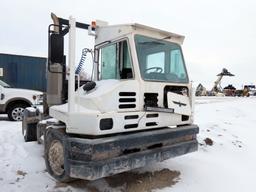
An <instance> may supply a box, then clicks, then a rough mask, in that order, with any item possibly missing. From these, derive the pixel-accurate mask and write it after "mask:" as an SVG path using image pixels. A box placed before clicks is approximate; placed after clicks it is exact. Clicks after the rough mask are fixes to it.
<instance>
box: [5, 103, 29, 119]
mask: <svg viewBox="0 0 256 192" xmlns="http://www.w3.org/2000/svg"><path fill="white" fill-rule="evenodd" d="M26 107H28V105H26V104H25V103H16V104H12V105H11V106H9V107H8V109H7V114H8V118H9V119H10V120H11V121H22V119H23V113H24V110H25V108H26Z"/></svg>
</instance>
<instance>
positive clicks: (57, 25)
mask: <svg viewBox="0 0 256 192" xmlns="http://www.w3.org/2000/svg"><path fill="white" fill-rule="evenodd" d="M52 19H53V24H51V25H50V26H49V52H48V55H49V56H48V72H47V80H48V82H47V92H46V94H45V99H44V109H43V111H40V110H39V109H37V110H29V109H27V110H25V112H24V119H23V127H22V130H23V135H24V139H25V141H35V140H38V142H40V143H43V144H44V146H45V162H46V167H47V170H48V172H49V174H50V175H52V176H53V177H54V178H55V179H57V180H59V181H62V182H68V181H71V180H73V179H74V178H80V179H86V180H94V179H98V178H102V177H106V176H109V175H113V174H117V173H121V172H124V171H129V170H132V169H135V168H139V167H143V166H145V165H147V164H150V163H155V162H160V161H163V160H165V159H169V158H172V157H175V156H180V155H183V154H186V153H189V152H193V151H196V150H197V145H198V143H197V140H196V135H197V133H198V130H199V128H198V126H197V125H194V124H193V108H194V101H193V99H194V92H193V91H192V85H191V83H190V81H189V78H188V74H187V70H186V66H185V61H184V57H183V53H182V49H181V45H182V43H183V40H184V36H181V35H178V34H175V33H171V32H167V31H163V30H160V29H156V28H152V27H148V26H145V25H141V24H137V23H135V24H123V25H107V23H105V22H92V24H91V25H88V24H84V23H79V22H76V20H75V19H74V18H73V17H70V18H69V20H66V19H62V18H59V17H57V16H56V15H54V14H52ZM77 28H80V29H85V30H87V34H88V35H92V36H94V37H95V46H94V48H93V49H89V48H86V49H84V50H83V55H82V57H81V61H80V63H79V64H77V63H76V62H75V58H76V54H77V51H76V49H75V48H76V42H77V41H78V40H77V39H76V29H77ZM67 34H68V35H69V36H68V42H69V45H68V55H67V59H66V56H65V54H64V37H65V35H67ZM88 55H90V56H92V58H93V64H92V65H93V72H92V74H91V78H90V80H86V81H85V80H81V76H80V73H79V72H80V69H81V67H82V65H83V60H84V59H85V56H88ZM66 60H68V62H67V64H66Z"/></svg>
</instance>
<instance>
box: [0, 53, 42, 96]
mask: <svg viewBox="0 0 256 192" xmlns="http://www.w3.org/2000/svg"><path fill="white" fill-rule="evenodd" d="M45 71H46V58H43V57H31V56H23V55H11V54H3V53H0V80H3V81H5V82H6V83H8V84H10V85H11V86H12V87H15V88H25V89H34V90H39V91H45V90H46V73H45Z"/></svg>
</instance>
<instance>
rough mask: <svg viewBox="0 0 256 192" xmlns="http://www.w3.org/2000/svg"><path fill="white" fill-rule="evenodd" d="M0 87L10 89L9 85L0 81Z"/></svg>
mask: <svg viewBox="0 0 256 192" xmlns="http://www.w3.org/2000/svg"><path fill="white" fill-rule="evenodd" d="M0 85H1V86H2V87H5V88H10V87H11V86H10V85H8V84H7V83H5V82H3V81H1V80H0Z"/></svg>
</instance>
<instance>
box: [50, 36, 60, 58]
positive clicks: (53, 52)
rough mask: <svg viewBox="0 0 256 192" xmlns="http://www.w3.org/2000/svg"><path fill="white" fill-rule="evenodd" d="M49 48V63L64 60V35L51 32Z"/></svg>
mask: <svg viewBox="0 0 256 192" xmlns="http://www.w3.org/2000/svg"><path fill="white" fill-rule="evenodd" d="M49 49H50V51H49V54H50V55H49V60H50V61H51V63H63V62H64V37H63V36H62V35H60V34H51V36H50V47H49Z"/></svg>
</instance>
